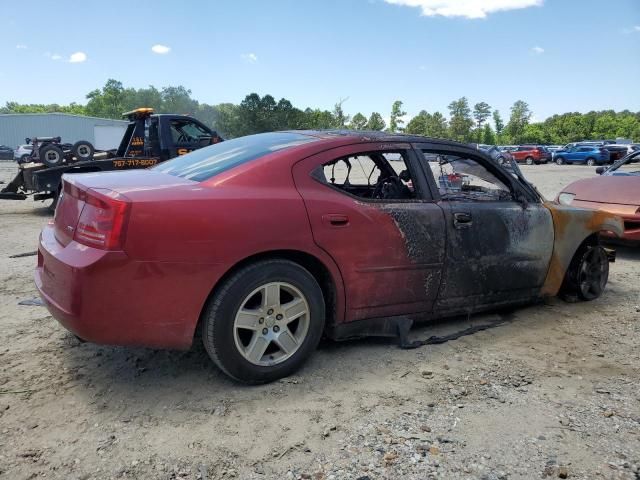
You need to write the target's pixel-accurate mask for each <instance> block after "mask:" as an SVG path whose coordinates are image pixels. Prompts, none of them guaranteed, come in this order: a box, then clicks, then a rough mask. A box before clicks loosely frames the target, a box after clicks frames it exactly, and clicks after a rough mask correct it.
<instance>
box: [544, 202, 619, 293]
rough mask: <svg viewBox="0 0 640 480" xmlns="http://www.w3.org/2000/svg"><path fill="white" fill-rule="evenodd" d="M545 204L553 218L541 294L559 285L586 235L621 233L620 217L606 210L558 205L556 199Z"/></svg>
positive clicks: (555, 289)
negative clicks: (548, 260) (551, 235)
mask: <svg viewBox="0 0 640 480" xmlns="http://www.w3.org/2000/svg"><path fill="white" fill-rule="evenodd" d="M544 205H545V207H546V208H548V209H549V211H550V212H551V215H552V217H553V225H554V230H555V239H554V242H553V255H552V256H551V262H550V264H549V270H548V272H547V276H546V279H545V281H544V285H543V286H542V290H541V292H540V293H541V295H543V296H554V295H557V294H558V292H559V291H560V287H562V282H563V280H564V276H565V273H566V271H567V269H568V268H569V264H570V263H571V259H572V258H573V256H574V255H575V253H576V251H577V250H578V248H579V247H580V245H581V244H582V243H583V242H584V241H585V240H586V239H587V238H588V237H590V236H591V235H594V234H598V233H600V232H611V233H612V234H614V235H615V236H621V235H622V234H623V232H624V227H623V222H622V219H621V218H620V217H618V216H617V215H614V214H612V213H609V212H604V211H601V210H589V209H586V208H577V207H571V206H565V205H559V204H558V203H555V202H546V203H545V204H544Z"/></svg>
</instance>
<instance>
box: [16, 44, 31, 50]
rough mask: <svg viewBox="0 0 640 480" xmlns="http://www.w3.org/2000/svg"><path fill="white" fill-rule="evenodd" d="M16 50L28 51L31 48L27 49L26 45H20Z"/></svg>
mask: <svg viewBox="0 0 640 480" xmlns="http://www.w3.org/2000/svg"><path fill="white" fill-rule="evenodd" d="M16 48H17V49H18V50H26V49H27V48H29V47H27V46H26V45H23V44H22V43H19V44H18V45H16Z"/></svg>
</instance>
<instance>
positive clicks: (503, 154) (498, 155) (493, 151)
mask: <svg viewBox="0 0 640 480" xmlns="http://www.w3.org/2000/svg"><path fill="white" fill-rule="evenodd" d="M478 148H479V149H480V150H482V151H484V152H485V153H486V154H487V155H489V156H490V157H491V158H492V159H493V160H495V161H496V162H498V164H499V165H509V164H510V163H511V160H513V155H511V153H510V152H509V151H505V150H500V148H498V147H496V146H495V145H484V144H478Z"/></svg>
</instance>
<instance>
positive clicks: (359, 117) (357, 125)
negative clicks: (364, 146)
mask: <svg viewBox="0 0 640 480" xmlns="http://www.w3.org/2000/svg"><path fill="white" fill-rule="evenodd" d="M349 128H350V129H351V130H365V129H366V128H367V117H365V116H364V115H363V114H361V113H360V112H358V113H356V114H355V115H354V116H353V118H352V119H351V124H349Z"/></svg>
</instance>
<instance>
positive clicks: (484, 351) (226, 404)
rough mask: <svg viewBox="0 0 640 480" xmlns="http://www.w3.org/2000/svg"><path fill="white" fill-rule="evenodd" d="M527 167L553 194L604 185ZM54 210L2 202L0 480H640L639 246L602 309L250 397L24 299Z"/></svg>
mask: <svg viewBox="0 0 640 480" xmlns="http://www.w3.org/2000/svg"><path fill="white" fill-rule="evenodd" d="M14 169H15V164H12V163H8V162H2V163H0V179H2V180H4V181H7V180H9V176H10V174H11V173H12V172H13V170H14ZM524 170H525V173H526V175H527V176H528V177H529V178H530V179H531V180H532V181H533V182H534V183H535V184H536V185H537V186H538V187H539V188H540V189H541V190H542V191H543V193H545V194H546V195H548V196H550V197H553V196H554V195H555V193H557V192H558V190H559V189H560V188H561V187H562V186H563V185H565V184H567V183H568V182H569V181H571V180H573V179H575V178H580V177H585V176H590V175H593V169H592V168H588V167H578V166H566V167H558V166H555V165H549V166H532V167H525V168H524ZM38 205H39V204H35V203H34V202H31V201H28V202H0V225H1V227H2V236H1V237H0V238H1V239H2V241H1V245H0V276H1V279H2V285H1V287H0V308H1V310H0V339H1V344H0V478H7V479H27V478H38V477H46V478H65V479H88V478H100V479H102V478H143V479H147V478H164V479H166V478H190V479H194V478H208V479H211V478H224V479H226V478H254V479H271V478H313V479H361V480H365V479H371V480H375V479H383V478H384V479H400V478H408V479H425V478H443V479H449V478H465V479H466V478H470V479H507V478H508V479H535V478H545V477H548V478H572V479H573V478H575V479H578V478H584V479H587V478H588V479H591V478H616V479H617V478H620V479H638V478H640V474H639V473H638V468H639V466H640V382H639V381H638V379H639V378H640V362H639V360H640V351H639V350H638V344H639V343H640V293H639V292H640V281H639V279H640V248H636V249H632V248H622V247H620V248H618V261H617V262H616V263H615V264H613V265H612V271H611V277H610V283H609V286H608V288H607V291H606V292H605V294H604V296H603V297H602V298H601V299H599V300H597V301H595V302H591V303H574V304H566V303H563V302H562V301H559V300H558V301H556V300H554V301H551V302H549V303H547V304H542V305H535V306H531V307H528V308H522V309H519V310H517V311H516V312H515V314H514V315H513V318H511V321H510V322H508V323H507V324H506V325H504V326H501V327H498V328H494V329H490V330H485V331H482V332H479V333H476V334H474V335H471V336H466V337H462V338H460V339H458V340H455V341H451V342H448V343H445V344H442V345H435V346H428V347H423V348H421V349H418V350H410V351H403V350H400V349H398V348H397V347H396V346H395V345H394V344H393V342H392V341H387V340H362V341H357V342H347V343H341V344H335V343H330V342H327V343H324V344H322V345H321V347H320V349H319V351H318V352H317V353H316V354H315V355H314V356H313V358H312V359H311V361H310V362H309V363H308V364H307V366H306V367H305V368H304V369H303V370H302V371H300V372H299V373H298V374H297V375H296V376H295V377H293V378H288V379H285V380H283V381H280V382H276V383H274V384H271V385H266V386H260V387H245V386H239V385H237V384H234V383H232V382H231V381H229V380H228V379H227V378H226V377H225V376H224V375H223V374H221V373H220V372H219V371H218V370H216V368H215V367H214V366H213V365H212V363H211V362H210V361H209V359H208V357H207V356H206V353H205V351H204V349H203V348H202V347H201V346H200V345H197V346H195V347H194V348H193V349H192V350H191V351H189V352H167V351H155V350H145V349H125V348H111V347H102V346H96V345H91V344H86V343H85V344H82V343H79V342H78V340H76V339H75V338H74V337H73V336H72V335H70V334H69V333H67V332H66V331H65V330H63V329H62V327H60V326H59V325H58V324H57V323H56V322H55V321H54V320H53V319H52V318H51V317H50V316H49V315H48V314H47V311H46V310H45V309H44V308H43V307H39V306H23V305H18V302H19V301H20V300H24V299H30V298H34V297H35V296H36V291H35V287H34V285H33V281H32V270H33V267H34V263H35V261H36V259H35V257H34V256H26V257H21V258H10V256H11V255H15V254H20V253H25V252H29V251H34V250H35V248H36V242H37V235H38V231H39V229H40V228H41V226H42V225H43V224H44V223H45V222H47V221H48V220H49V219H50V217H49V215H48V214H47V213H46V211H45V210H44V209H43V208H41V207H40V208H39V207H38ZM493 317H495V315H494V316H491V315H488V316H486V315H485V316H482V317H474V318H471V319H457V320H455V321H448V322H446V323H443V324H439V325H435V326H430V327H422V328H419V329H417V330H415V331H414V332H413V335H414V336H415V337H417V338H426V337H428V336H430V335H433V334H440V333H442V332H450V331H455V330H460V329H464V328H466V327H468V326H469V324H474V323H475V322H479V321H486V320H487V319H491V318H493Z"/></svg>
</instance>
